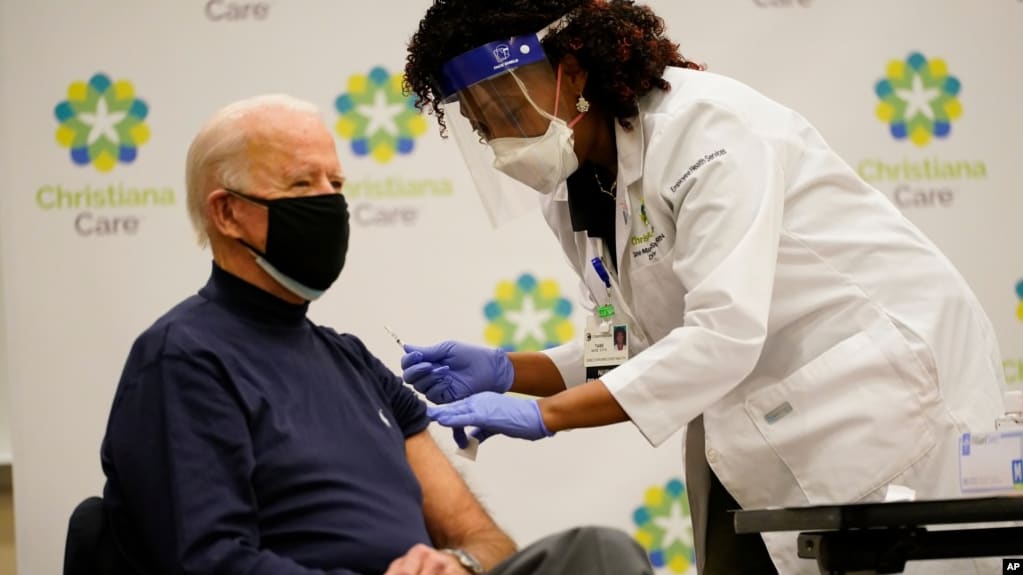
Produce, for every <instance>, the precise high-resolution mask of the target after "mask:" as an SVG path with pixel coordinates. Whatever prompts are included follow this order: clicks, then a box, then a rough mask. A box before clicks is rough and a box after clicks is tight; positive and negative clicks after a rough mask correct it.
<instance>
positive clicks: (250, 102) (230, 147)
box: [185, 94, 320, 247]
mask: <svg viewBox="0 0 1023 575" xmlns="http://www.w3.org/2000/svg"><path fill="white" fill-rule="evenodd" d="M273 109H278V110H288V111H293V112H301V113H306V114H309V115H312V116H316V117H317V118H319V117H320V111H319V108H317V107H316V105H315V104H312V103H310V102H306V101H305V100H300V99H298V98H294V97H292V96H288V95H285V94H265V95H262V96H255V97H253V98H247V99H245V100H240V101H238V102H234V103H232V104H229V105H227V106H225V107H223V108H221V109H220V110H218V111H217V112H216V113H215V114H213V117H212V118H210V119H209V120H208V121H207V122H206V124H205V125H204V126H203V127H202V129H200V130H199V133H198V134H196V136H195V138H194V139H193V140H192V144H191V145H190V146H189V147H188V158H187V160H186V163H185V186H186V190H187V199H188V217H189V219H190V220H191V221H192V227H193V228H195V233H196V235H197V237H198V240H199V245H200V246H204V247H205V246H206V245H207V244H208V243H209V231H208V226H209V216H208V214H207V213H206V198H208V197H209V195H210V192H212V191H214V190H216V189H217V188H220V187H226V188H235V189H245V188H246V187H248V186H247V184H248V183H249V181H248V180H249V165H248V157H247V154H246V149H247V144H248V138H249V135H250V132H249V130H248V129H247V127H246V125H245V120H246V119H247V118H248V117H249V116H251V115H253V114H257V113H260V112H264V111H266V110H273Z"/></svg>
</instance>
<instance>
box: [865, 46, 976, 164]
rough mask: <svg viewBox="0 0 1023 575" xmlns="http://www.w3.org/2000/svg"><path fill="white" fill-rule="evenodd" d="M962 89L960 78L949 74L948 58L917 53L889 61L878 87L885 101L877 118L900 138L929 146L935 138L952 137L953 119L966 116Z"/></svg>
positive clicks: (879, 94)
mask: <svg viewBox="0 0 1023 575" xmlns="http://www.w3.org/2000/svg"><path fill="white" fill-rule="evenodd" d="M959 89H960V84H959V79H958V78H956V77H955V76H950V75H949V74H948V66H947V65H946V64H945V61H944V60H940V59H933V60H927V58H926V57H925V56H924V55H923V54H920V53H919V52H914V53H913V54H910V55H909V57H907V58H906V60H905V61H901V60H892V61H891V62H889V63H888V70H887V74H886V77H885V78H884V79H883V80H881V81H880V82H878V83H877V85H876V86H875V88H874V91H875V92H876V93H877V97H878V98H879V99H880V100H881V101H880V102H879V103H878V105H877V117H878V119H880V120H881V121H882V122H884V123H886V124H888V126H889V130H890V131H891V134H892V137H893V138H895V139H896V140H905V139H907V138H908V139H909V140H910V141H911V142H913V143H914V144H916V145H917V146H920V147H923V146H926V145H927V144H928V143H929V142H930V141H931V138H932V137H934V138H945V137H948V135H949V133H951V131H952V121H953V120H956V119H958V118H959V116H961V115H962V113H963V108H962V104H960V103H959V99H958V98H957V96H958V95H959Z"/></svg>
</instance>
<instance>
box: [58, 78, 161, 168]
mask: <svg viewBox="0 0 1023 575" xmlns="http://www.w3.org/2000/svg"><path fill="white" fill-rule="evenodd" d="M148 114H149V107H148V106H147V105H146V103H145V102H143V101H142V100H140V99H138V98H136V97H135V87H134V86H132V83H131V82H129V81H127V80H119V81H117V82H113V81H111V80H110V78H109V77H108V76H107V75H106V74H102V73H99V74H96V75H94V76H93V77H92V78H90V79H89V81H88V82H81V81H78V82H73V83H72V84H71V85H70V86H68V90H67V100H64V101H63V102H61V103H59V104H57V107H56V108H55V109H54V115H55V116H56V117H57V121H58V122H60V126H59V127H58V128H57V134H56V136H57V143H58V144H60V145H61V146H62V147H65V148H70V150H71V161H72V162H74V163H75V164H77V165H79V166H87V165H89V164H92V166H93V167H94V168H96V169H97V170H99V171H101V172H109V171H110V170H112V169H114V166H116V165H117V164H118V163H121V164H130V163H132V162H134V161H135V158H136V157H137V155H138V148H139V146H141V145H143V144H145V143H146V142H147V141H149V127H148V126H146V123H145V119H146V116H147V115H148Z"/></svg>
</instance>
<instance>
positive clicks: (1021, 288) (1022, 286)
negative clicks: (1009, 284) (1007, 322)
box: [1016, 280, 1023, 321]
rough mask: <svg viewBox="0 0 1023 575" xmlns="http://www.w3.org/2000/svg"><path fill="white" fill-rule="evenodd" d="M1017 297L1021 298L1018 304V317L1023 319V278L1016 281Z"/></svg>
mask: <svg viewBox="0 0 1023 575" xmlns="http://www.w3.org/2000/svg"><path fill="white" fill-rule="evenodd" d="M1016 298H1017V299H1019V302H1018V303H1017V304H1016V317H1017V318H1019V320H1020V321H1023V280H1019V281H1018V282H1016Z"/></svg>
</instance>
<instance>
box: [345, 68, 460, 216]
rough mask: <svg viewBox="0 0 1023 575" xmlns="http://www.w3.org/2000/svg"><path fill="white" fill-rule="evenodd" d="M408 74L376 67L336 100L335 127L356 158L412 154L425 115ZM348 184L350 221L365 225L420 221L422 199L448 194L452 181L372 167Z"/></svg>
mask: <svg viewBox="0 0 1023 575" xmlns="http://www.w3.org/2000/svg"><path fill="white" fill-rule="evenodd" d="M403 82H404V75H403V74H400V73H399V74H390V73H389V72H388V71H387V69H386V68H384V67H382V66H377V67H375V68H373V69H372V70H370V71H369V73H368V74H355V75H353V76H350V77H349V78H348V85H347V90H346V91H345V92H344V93H342V94H341V95H340V96H338V97H337V99H336V100H335V101H334V108H335V109H336V111H337V113H338V119H337V123H336V124H335V125H334V131H335V132H336V133H337V135H338V136H339V137H340V138H341V139H343V140H347V141H348V142H349V149H350V150H351V152H352V154H354V155H355V156H356V157H357V158H370V159H372V160H374V161H375V162H376V163H377V164H388V163H390V162H392V161H395V160H397V159H400V157H402V156H404V157H408V156H411V155H412V153H413V152H414V151H415V149H416V140H417V138H419V137H420V136H422V135H423V134H424V133H426V128H427V122H426V118H424V117H423V115H422V114H421V113H420V112H419V110H418V109H417V108H416V100H415V97H414V96H407V95H405V94H404V93H403V91H402V90H403V86H402V84H403ZM358 172H359V175H360V177H356V178H355V179H352V180H349V181H348V182H346V183H345V196H347V197H348V200H349V202H351V212H352V223H353V224H355V225H357V226H366V227H411V226H415V225H416V224H418V223H419V221H420V220H421V218H422V215H423V211H424V209H423V204H424V202H428V201H433V200H437V199H449V198H451V197H452V196H453V195H454V185H453V184H452V182H451V180H450V179H448V178H431V177H422V176H417V175H416V174H415V173H414V172H412V171H411V170H410V169H408V168H403V169H402V170H401V172H400V173H401V174H402V175H400V176H399V175H396V173H397V172H396V171H393V170H391V171H389V172H388V173H387V174H384V175H382V177H374V175H373V173H372V171H371V168H370V167H369V166H363V167H362V168H360V169H359V170H358Z"/></svg>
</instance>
